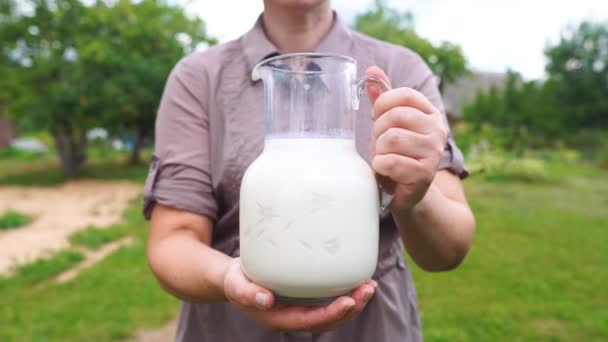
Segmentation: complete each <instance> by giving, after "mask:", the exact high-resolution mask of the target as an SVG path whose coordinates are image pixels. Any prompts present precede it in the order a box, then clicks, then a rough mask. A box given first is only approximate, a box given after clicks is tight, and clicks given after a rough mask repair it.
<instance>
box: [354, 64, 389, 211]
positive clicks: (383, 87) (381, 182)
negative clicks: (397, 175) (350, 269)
mask: <svg viewBox="0 0 608 342" xmlns="http://www.w3.org/2000/svg"><path fill="white" fill-rule="evenodd" d="M370 84H371V85H374V86H375V87H376V88H378V90H379V91H380V94H382V93H384V92H387V91H389V90H390V89H391V87H390V86H389V85H388V84H387V83H386V82H385V81H384V80H383V79H381V78H380V77H377V76H373V75H367V76H365V77H364V78H363V79H361V80H360V81H359V83H358V84H357V96H356V99H355V101H356V103H355V104H356V106H355V110H357V109H359V102H360V101H361V96H363V93H364V92H365V90H366V89H367V87H368V86H369V85H370ZM375 175H376V182H377V183H378V188H379V196H380V211H381V212H384V211H385V210H386V209H387V208H388V207H389V205H390V204H391V201H392V200H393V197H394V193H395V182H393V180H391V179H390V178H388V177H386V176H383V175H381V174H378V173H376V174H375Z"/></svg>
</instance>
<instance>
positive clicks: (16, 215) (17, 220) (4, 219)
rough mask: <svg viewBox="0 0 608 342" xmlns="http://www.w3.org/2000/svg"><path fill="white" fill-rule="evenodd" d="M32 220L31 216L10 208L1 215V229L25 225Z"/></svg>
mask: <svg viewBox="0 0 608 342" xmlns="http://www.w3.org/2000/svg"><path fill="white" fill-rule="evenodd" d="M31 221H32V218H31V217H29V216H27V215H25V214H22V213H20V212H17V211H15V210H9V211H7V212H5V213H4V214H2V215H0V230H8V229H15V228H19V227H21V226H25V225H26V224H28V223H30V222H31Z"/></svg>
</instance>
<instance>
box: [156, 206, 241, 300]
mask: <svg viewBox="0 0 608 342" xmlns="http://www.w3.org/2000/svg"><path fill="white" fill-rule="evenodd" d="M150 223H151V231H150V236H149V239H148V262H149V264H150V267H151V269H152V271H153V272H154V274H155V275H156V277H157V279H158V281H159V282H160V284H161V286H162V287H163V288H164V289H165V290H166V291H167V292H169V293H171V294H173V295H174V296H176V297H178V298H180V299H182V300H185V301H190V302H214V301H224V300H226V297H225V295H224V290H223V288H224V284H223V281H224V273H225V270H226V267H227V265H228V263H229V262H230V260H231V258H230V257H228V256H227V255H225V254H223V253H221V252H219V251H217V250H214V249H213V248H211V247H210V246H209V245H210V243H211V232H212V229H213V223H212V222H211V220H209V219H208V218H207V217H205V216H200V215H196V214H192V213H189V212H186V211H180V210H176V209H172V208H169V207H166V206H163V205H159V204H157V205H156V206H155V207H154V211H153V212H152V217H151V222H150Z"/></svg>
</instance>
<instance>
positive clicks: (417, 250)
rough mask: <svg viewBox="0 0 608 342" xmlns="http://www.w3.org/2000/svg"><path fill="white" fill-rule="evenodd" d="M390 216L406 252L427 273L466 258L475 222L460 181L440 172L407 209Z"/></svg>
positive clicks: (454, 265)
mask: <svg viewBox="0 0 608 342" xmlns="http://www.w3.org/2000/svg"><path fill="white" fill-rule="evenodd" d="M393 217H394V219H395V221H396V222H397V226H398V227H399V232H400V233H401V237H402V239H403V243H404V245H405V248H406V250H407V252H408V253H409V254H410V256H411V257H412V259H413V260H414V261H415V262H416V264H418V265H419V266H420V267H421V268H423V269H424V270H427V271H446V270H450V269H453V268H455V267H456V266H458V265H459V264H460V262H461V261H462V260H463V259H464V257H465V256H466V254H467V252H468V250H469V248H470V246H471V243H472V240H473V234H474V231H475V219H474V217H473V213H472V212H471V210H470V209H469V206H468V204H467V201H466V198H465V195H464V190H463V188H462V184H461V183H460V179H459V178H458V177H457V176H455V175H454V174H452V173H451V172H449V171H440V172H438V173H437V175H436V176H435V179H434V181H433V183H432V184H431V186H430V187H429V189H428V191H427V192H426V195H425V196H424V197H423V199H422V200H421V201H420V202H418V204H417V205H416V206H415V207H414V208H412V209H410V210H402V211H399V210H394V211H393Z"/></svg>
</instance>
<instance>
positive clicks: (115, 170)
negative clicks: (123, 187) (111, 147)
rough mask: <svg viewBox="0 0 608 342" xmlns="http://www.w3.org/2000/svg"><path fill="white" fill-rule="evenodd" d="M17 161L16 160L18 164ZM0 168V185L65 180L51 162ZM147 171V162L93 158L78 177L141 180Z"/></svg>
mask: <svg viewBox="0 0 608 342" xmlns="http://www.w3.org/2000/svg"><path fill="white" fill-rule="evenodd" d="M19 163H20V161H19V162H17V164H18V165H20V164H19ZM24 167H25V166H24ZM15 169H16V167H15V168H13V169H12V170H8V171H6V170H5V171H4V172H2V170H0V185H23V186H50V185H57V184H61V183H63V182H65V181H66V178H65V177H64V175H63V173H62V172H61V169H60V168H59V165H57V163H53V162H47V163H46V164H45V163H42V164H40V165H35V166H32V167H31V168H27V169H26V170H25V171H24V170H19V171H18V172H17V171H15ZM147 172H148V164H146V163H143V164H139V165H128V164H126V163H125V161H124V159H123V158H117V159H110V160H93V161H92V162H90V163H88V164H87V165H85V167H84V168H83V170H82V173H81V175H80V176H79V178H95V179H101V180H130V181H141V180H142V179H144V178H145V176H146V174H147Z"/></svg>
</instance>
